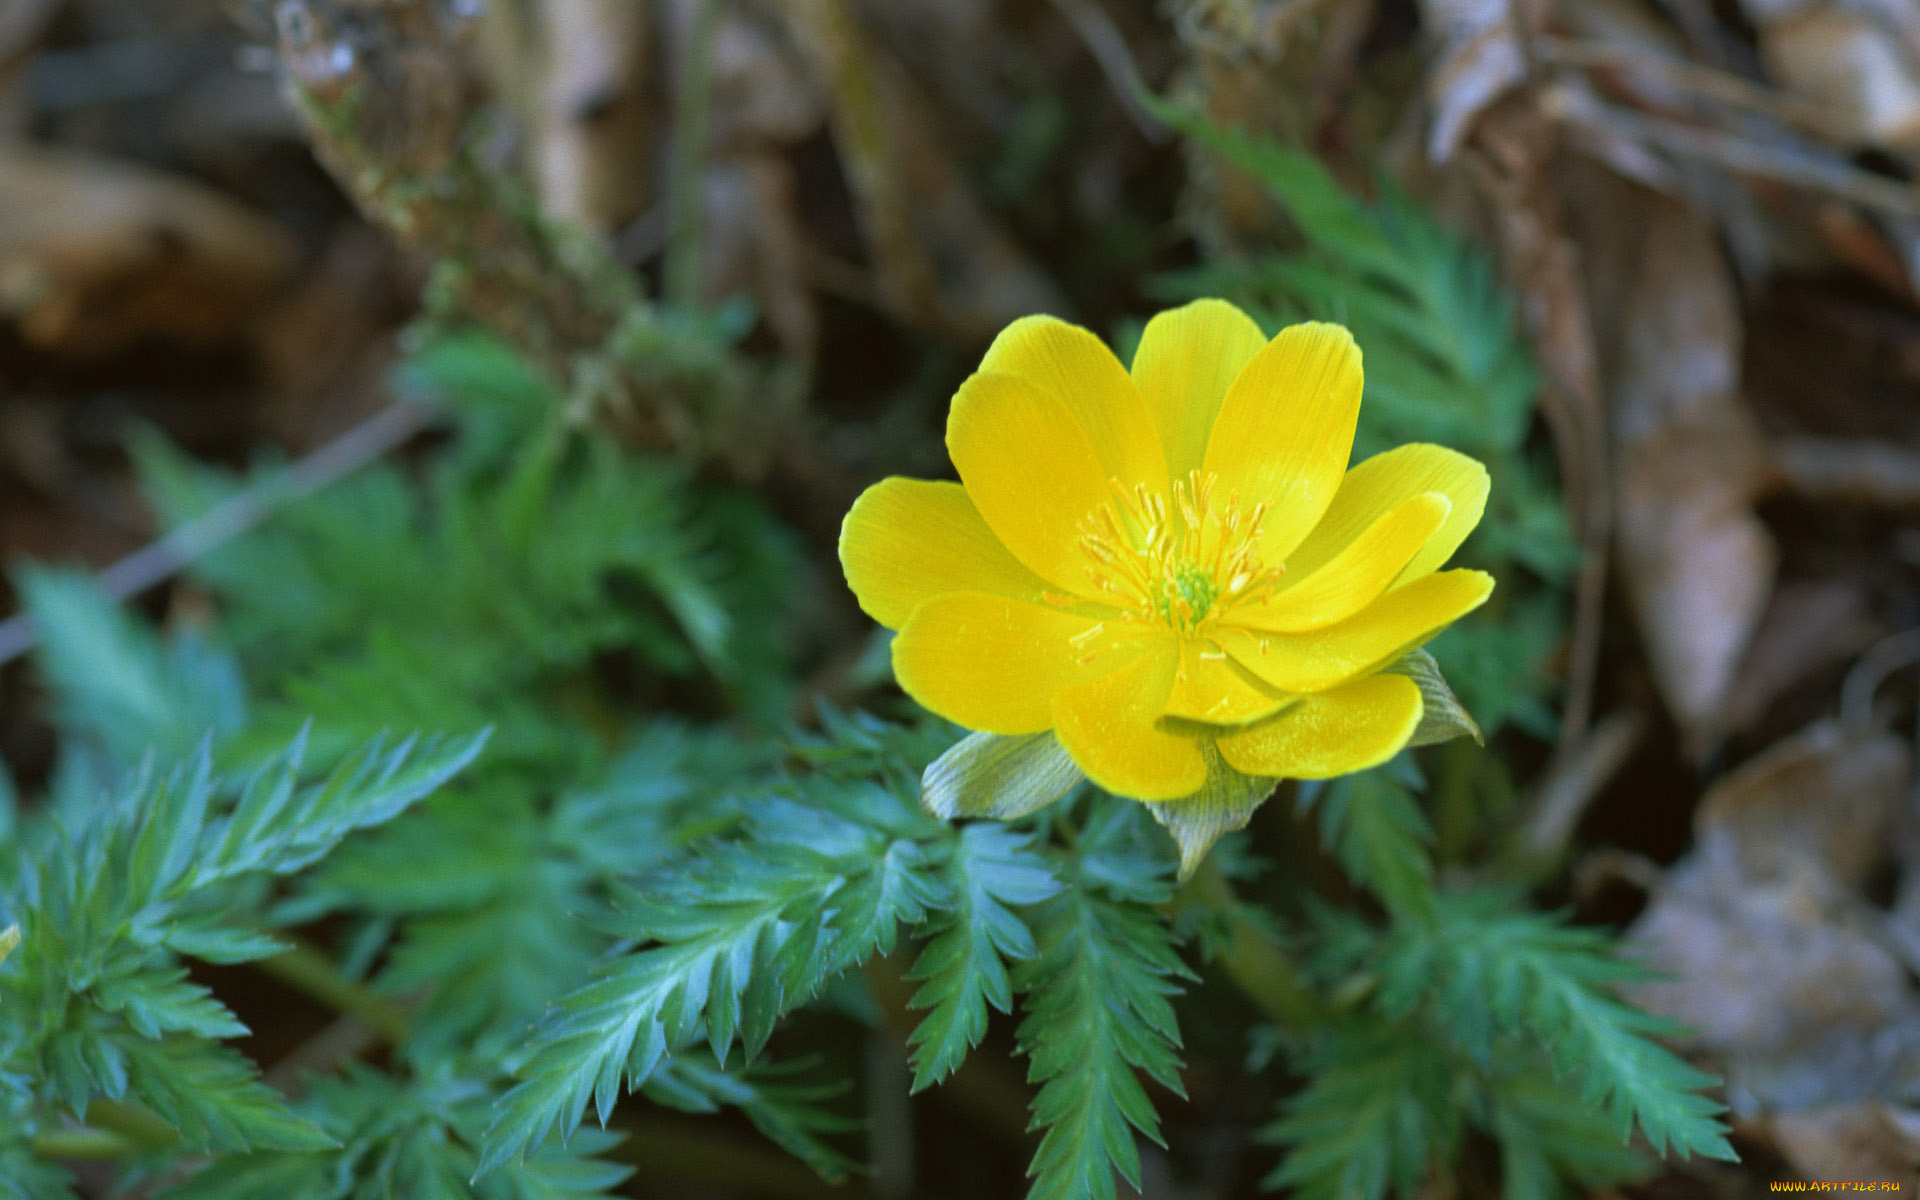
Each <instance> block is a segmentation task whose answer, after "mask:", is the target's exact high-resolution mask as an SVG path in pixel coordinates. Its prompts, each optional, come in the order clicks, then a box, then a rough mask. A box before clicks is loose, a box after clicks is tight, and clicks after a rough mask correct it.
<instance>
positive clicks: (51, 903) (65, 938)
mask: <svg viewBox="0 0 1920 1200" xmlns="http://www.w3.org/2000/svg"><path fill="white" fill-rule="evenodd" d="M137 643H138V639H123V641H122V644H123V645H133V644H137ZM53 650H54V651H55V652H57V650H58V646H57V645H56V646H55V647H53ZM50 675H51V676H52V677H53V678H55V679H60V678H63V677H64V676H63V675H62V673H61V671H59V670H55V671H52V672H50ZM484 741H485V738H484V735H482V736H480V737H474V738H468V739H465V740H462V741H458V742H452V743H444V744H432V743H429V744H424V745H422V744H417V743H415V742H413V741H412V740H409V741H407V742H403V743H402V744H401V745H399V746H398V747H396V748H394V749H391V750H388V749H386V748H385V747H383V746H382V745H381V744H380V743H379V742H377V741H376V742H374V743H372V744H369V745H368V746H366V747H364V748H362V750H360V751H359V752H358V753H355V754H353V755H351V756H349V757H348V759H347V760H346V761H345V762H344V763H342V764H341V765H340V766H338V767H337V768H336V769H335V770H334V771H333V772H332V773H331V774H330V775H329V776H328V777H327V778H325V779H324V780H320V781H316V782H302V754H303V751H304V748H305V746H304V739H298V740H296V741H295V742H294V744H293V745H292V746H290V747H288V748H287V749H286V751H285V752H284V753H282V754H281V755H279V756H277V757H276V758H275V759H274V760H273V761H271V762H269V763H267V764H265V765H263V766H262V767H261V768H260V769H259V770H258V771H257V772H255V773H254V775H253V776H252V778H251V779H250V780H248V781H247V783H246V784H245V785H244V786H242V787H240V788H238V789H237V792H238V794H237V795H230V794H229V791H228V789H226V788H225V787H223V786H221V785H219V784H217V783H216V781H215V777H214V774H213V770H212V763H211V758H210V755H209V753H208V752H207V751H206V750H205V749H202V750H201V751H200V753H199V754H197V755H196V756H195V757H194V758H193V759H192V760H191V761H189V762H188V763H185V764H182V765H181V766H179V767H177V768H175V769H173V770H172V771H170V772H167V773H166V774H164V775H162V774H160V773H158V772H157V771H155V770H152V769H150V768H149V769H143V770H141V771H139V772H137V773H135V774H133V775H132V776H130V777H129V778H127V779H126V780H124V781H123V783H122V784H121V785H120V787H119V789H118V790H117V792H115V793H114V794H112V795H110V796H108V797H105V798H103V800H102V801H101V803H99V804H98V805H97V806H96V808H95V810H94V812H93V813H92V814H91V816H90V819H88V820H87V821H86V822H85V823H84V824H82V825H80V826H79V827H78V828H70V827H60V826H50V827H47V828H45V829H43V830H42V832H41V836H40V837H39V838H37V839H36V841H35V845H34V847H33V849H32V851H31V852H27V853H23V854H22V855H21V856H20V858H19V859H18V861H17V864H16V865H14V866H13V868H12V870H11V871H10V872H9V875H8V891H9V894H10V901H9V907H11V908H12V909H13V910H14V915H15V916H16V917H17V919H18V921H19V923H20V927H21V930H22V937H21V941H20V945H19V948H18V950H17V952H16V953H14V954H12V955H10V956H8V958H7V960H6V962H5V964H4V966H3V967H0V1012H5V1013H6V1014H7V1018H8V1020H7V1036H6V1037H5V1040H4V1042H0V1047H4V1058H3V1059H0V1062H4V1066H5V1069H6V1071H8V1072H13V1073H17V1076H16V1077H24V1078H27V1079H30V1080H36V1081H37V1083H36V1084H29V1085H28V1086H27V1087H26V1089H25V1091H24V1094H23V1095H21V1096H18V1097H17V1098H16V1102H17V1103H21V1106H22V1107H23V1108H25V1109H26V1111H25V1112H23V1113H21V1114H19V1117H20V1119H21V1124H20V1125H18V1126H16V1128H17V1129H19V1130H20V1131H21V1132H24V1133H31V1132H33V1130H34V1128H35V1126H36V1125H37V1124H38V1123H39V1122H40V1121H41V1120H42V1119H43V1118H40V1117H37V1116H35V1115H33V1114H34V1106H35V1102H36V1101H40V1102H58V1103H59V1104H60V1105H62V1106H64V1107H65V1108H67V1109H69V1110H71V1111H72V1112H73V1113H75V1114H76V1115H78V1116H81V1117H85V1116H86V1114H87V1111H88V1107H89V1104H90V1102H91V1101H92V1100H94V1099H95V1098H96V1097H104V1098H105V1099H107V1100H111V1101H123V1100H129V1099H137V1100H138V1101H139V1102H140V1103H141V1104H143V1105H144V1106H145V1107H146V1108H147V1109H148V1110H150V1111H151V1112H152V1113H153V1114H154V1115H156V1116H157V1117H158V1118H159V1119H160V1120H161V1121H163V1122H165V1123H166V1124H167V1125H168V1126H170V1127H171V1128H172V1129H173V1131H174V1132H175V1133H176V1134H177V1135H178V1136H179V1138H180V1139H181V1140H182V1141H183V1142H184V1143H185V1144H187V1145H190V1146H193V1147H197V1148H201V1149H213V1150H229V1151H245V1150H248V1149H252V1148H269V1149H285V1150H310V1149H315V1148H318V1147H322V1146H325V1145H328V1144H329V1141H328V1139H327V1137H326V1136H325V1135H324V1134H323V1133H321V1132H320V1131H318V1130H317V1129H315V1128H314V1127H313V1126H311V1125H310V1124H308V1123H307V1122H305V1121H303V1120H301V1119H300V1118H298V1117H297V1116H295V1115H294V1114H292V1113H291V1112H289V1111H288V1110H287V1109H286V1107H285V1104H284V1102H283V1101H282V1100H281V1099H280V1097H279V1095H278V1094H277V1093H276V1092H274V1091H272V1090H271V1089H269V1088H267V1087H266V1086H264V1085H263V1084H262V1083H260V1081H259V1080H258V1078H257V1077H256V1076H255V1074H254V1071H253V1068H252V1066H251V1064H249V1063H248V1062H247V1061H246V1060H245V1059H244V1058H242V1057H241V1056H240V1055H238V1054H236V1053H234V1052H233V1051H231V1050H229V1049H227V1048H225V1047H224V1046H221V1045H219V1044H218V1042H217V1040H216V1039H224V1038H231V1037H237V1036H241V1035H244V1034H245V1033H246V1032H247V1029H246V1027H245V1026H244V1025H242V1024H241V1023H240V1022H239V1021H238V1020H237V1019H236V1018H235V1017H234V1015H233V1014H232V1012H231V1011H229V1010H228V1009H227V1008H226V1006H225V1005H223V1004H222V1003H220V1002H219V1001H218V1000H217V999H215V998H214V997H213V995H212V994H211V993H210V992H209V991H208V990H207V989H206V988H205V987H204V986H202V985H200V984H198V983H195V982H192V981H190V980H189V978H188V977H187V973H186V971H185V970H184V969H183V968H182V966H181V964H180V957H181V956H182V955H189V956H194V957H199V958H203V959H205V960H207V961H213V962H228V963H230V962H240V961H246V960H250V959H256V958H261V957H264V956H267V955H271V954H273V953H274V952H275V951H276V950H278V949H279V947H278V945H277V944H276V943H275V942H274V941H273V940H271V939H270V938H266V937H262V936H260V934H259V932H258V930H256V929H254V928H252V927H250V926H249V925H248V924H247V923H246V922H244V921H242V920H237V919H236V918H235V917H234V915H233V914H234V912H235V911H236V910H239V911H244V906H243V905H239V904H236V900H238V899H239V896H240V895H241V893H240V892H239V891H237V890H236V889H239V888H242V887H243V886H244V885H245V884H246V883H248V882H249V881H250V879H251V878H254V877H261V876H274V875H284V874H288V873H291V872H294V871H297V870H300V869H301V868H303V867H305V866H307V865H309V864H310V863H312V862H313V861H315V860H316V859H318V858H319V857H321V856H323V855H324V854H326V853H327V852H328V851H329V850H331V849H332V848H333V847H334V846H336V845H338V844H339V842H340V841H341V840H342V839H343V838H345V837H346V836H348V835H349V834H351V833H352V832H354V831H355V830H358V829H363V828H366V827H368V826H371V825H376V824H379V823H381V822H384V821H388V820H391V819H392V818H393V817H394V816H396V815H397V814H398V813H400V812H401V811H402V810H404V809H405V808H406V807H407V806H408V805H410V804H412V803H414V802H415V801H417V800H418V799H420V798H421V797H422V796H424V795H426V794H427V793H428V792H430V791H432V790H433V789H434V788H436V787H438V786H440V785H441V784H442V783H444V782H445V781H446V780H447V779H448V778H449V777H450V776H451V775H452V774H453V773H454V772H456V771H458V770H459V769H461V768H462V767H464V766H465V765H467V764H468V763H469V762H471V761H472V759H473V757H474V756H475V755H476V754H478V753H479V751H480V748H481V746H482V744H483V743H484Z"/></svg>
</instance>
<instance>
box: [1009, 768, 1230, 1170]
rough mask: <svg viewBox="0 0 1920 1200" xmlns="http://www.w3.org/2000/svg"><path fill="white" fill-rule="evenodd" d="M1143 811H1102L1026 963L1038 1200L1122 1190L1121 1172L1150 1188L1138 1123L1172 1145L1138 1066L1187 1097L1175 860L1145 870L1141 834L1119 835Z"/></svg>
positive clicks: (1024, 1035)
mask: <svg viewBox="0 0 1920 1200" xmlns="http://www.w3.org/2000/svg"><path fill="white" fill-rule="evenodd" d="M1132 809H1137V806H1134V805H1127V807H1126V809H1114V808H1110V809H1109V810H1108V813H1107V814H1106V815H1104V816H1102V815H1096V817H1095V818H1094V821H1095V822H1096V825H1095V827H1094V828H1091V829H1089V830H1088V831H1087V833H1086V835H1085V836H1083V837H1082V839H1081V841H1080V845H1079V849H1080V851H1081V854H1080V855H1079V856H1078V857H1077V860H1076V861H1075V862H1074V863H1072V864H1071V865H1070V867H1069V869H1070V870H1071V871H1072V874H1070V875H1069V876H1068V880H1067V882H1068V886H1067V889H1066V890H1065V891H1064V892H1062V893H1061V894H1060V895H1059V896H1056V897H1055V898H1054V899H1052V900H1050V901H1048V902H1047V904H1046V905H1045V906H1044V907H1043V908H1042V909H1041V910H1040V912H1039V913H1038V915H1037V925H1038V934H1039V937H1038V942H1039V954H1038V955H1037V956H1036V957H1035V958H1033V959H1032V960H1030V961H1029V962H1027V963H1024V964H1022V965H1021V967H1020V969H1019V972H1018V978H1017V980H1016V983H1017V986H1018V987H1019V988H1020V990H1021V991H1022V992H1024V993H1025V995H1026V1000H1025V1002H1024V1007H1025V1008H1026V1013H1027V1015H1026V1019H1025V1020H1024V1021H1022V1022H1021V1023H1020V1049H1021V1051H1022V1052H1023V1053H1025V1054H1026V1055H1027V1057H1028V1059H1029V1068H1028V1078H1029V1079H1030V1081H1032V1082H1034V1083H1038V1084H1040V1091H1039V1093H1038V1094H1037V1095H1036V1096H1035V1097H1034V1100H1033V1124H1034V1126H1035V1127H1036V1128H1043V1129H1044V1130H1045V1133H1043V1134H1042V1135H1041V1138H1040V1148H1039V1150H1037V1151H1036V1152H1035V1153H1034V1156H1033V1165H1032V1166H1031V1167H1029V1168H1028V1174H1029V1175H1030V1176H1031V1177H1032V1178H1033V1187H1032V1190H1031V1191H1029V1193H1028V1195H1029V1197H1032V1198H1034V1200H1067V1198H1069V1197H1082V1196H1093V1197H1102V1198H1110V1197H1112V1196H1113V1195H1114V1186H1113V1173H1114V1172H1115V1171H1118V1172H1119V1173H1120V1174H1121V1176H1123V1177H1124V1178H1125V1179H1126V1181H1127V1182H1128V1183H1130V1184H1132V1185H1133V1186H1134V1187H1135V1188H1136V1189H1137V1188H1139V1186H1140V1154H1139V1150H1138V1149H1137V1148H1136V1147H1135V1145H1134V1141H1133V1134H1132V1133H1131V1132H1130V1128H1129V1127H1131V1129H1136V1130H1139V1131H1140V1132H1141V1133H1143V1134H1145V1135H1146V1136H1147V1137H1149V1138H1151V1139H1153V1141H1155V1142H1156V1143H1159V1144H1160V1145H1163V1146H1164V1145H1165V1144H1166V1143H1165V1142H1164V1141H1163V1140H1162V1139H1161V1137H1160V1121H1159V1117H1158V1116H1157V1115H1156V1114H1155V1112H1154V1109H1153V1101H1152V1100H1151V1099H1150V1098H1149V1097H1148V1095H1147V1093H1146V1091H1145V1089H1144V1088H1143V1087H1142V1086H1141V1084H1140V1080H1139V1078H1138V1077H1137V1076H1136V1075H1135V1072H1136V1071H1139V1072H1145V1073H1146V1075H1147V1076H1148V1077H1150V1078H1151V1079H1153V1080H1154V1081H1155V1082H1156V1083H1158V1084H1160V1086H1162V1087H1164V1088H1166V1089H1167V1090H1168V1091H1170V1092H1172V1093H1173V1094H1175V1095H1177V1096H1182V1097H1184V1096H1185V1095H1186V1092H1185V1091H1184V1090H1183V1089H1182V1087H1181V1084H1180V1060H1179V1049H1180V1031H1179V1027H1178V1023H1177V1021H1176V1019H1175V1017H1174V1011H1173V1005H1172V1004H1171V1003H1170V1002H1169V1000H1168V997H1169V996H1172V995H1175V994H1177V993H1178V992H1179V991H1180V987H1179V984H1178V980H1180V979H1183V978H1185V979H1191V978H1194V976H1193V975H1192V974H1191V972H1189V971H1188V970H1187V969H1186V967H1185V966H1184V965H1182V963H1181V962H1180V959H1179V957H1178V956H1177V955H1176V954H1175V953H1174V949H1173V934H1172V931H1171V930H1170V929H1169V928H1168V926H1167V922H1166V918H1165V917H1164V916H1163V915H1162V914H1161V913H1160V912H1159V911H1158V910H1157V909H1156V907H1155V905H1157V904H1158V903H1161V902H1163V901H1164V900H1165V899H1166V898H1167V895H1168V888H1167V885H1166V882H1165V876H1164V869H1165V868H1164V867H1162V868H1161V869H1160V870H1153V869H1151V868H1150V869H1147V870H1140V869H1139V867H1140V866H1141V865H1143V864H1142V863H1141V860H1140V856H1139V849H1138V844H1137V842H1135V841H1133V840H1132V839H1130V838H1125V837H1119V838H1116V837H1114V836H1113V835H1115V834H1120V833H1123V832H1124V826H1125V824H1126V822H1127V821H1128V819H1130V818H1132V819H1137V817H1136V814H1135V812H1133V811H1129V810H1132Z"/></svg>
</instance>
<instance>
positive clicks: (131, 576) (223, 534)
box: [0, 403, 433, 664]
mask: <svg viewBox="0 0 1920 1200" xmlns="http://www.w3.org/2000/svg"><path fill="white" fill-rule="evenodd" d="M432 417H433V411H432V410H431V409H429V408H427V407H425V406H423V405H418V404H410V403H396V404H392V405H389V406H388V407H386V408H383V409H381V410H380V411H379V412H377V413H375V414H374V415H373V416H371V417H368V418H367V419H366V420H364V421H362V422H360V424H358V425H355V426H354V427H353V428H352V429H349V430H347V431H346V432H345V433H343V434H341V435H340V436H339V437H337V438H335V439H333V440H332V441H330V442H328V443H327V444H326V445H324V446H322V447H320V448H319V449H318V450H315V451H314V452H313V453H311V454H309V455H307V456H306V457H305V458H302V459H300V460H299V461H298V462H296V463H294V464H293V465H292V466H291V467H288V468H287V469H286V471H285V472H283V473H281V474H279V475H277V476H275V477H273V478H272V479H271V480H269V481H267V482H265V483H262V484H260V485H257V486H255V487H251V488H248V489H247V490H245V491H243V492H241V493H239V494H238V495H236V496H233V497H232V498H230V499H228V500H225V501H223V502H221V503H220V504H216V505H215V506H214V507H212V508H211V509H208V510H207V511H206V512H205V513H202V514H201V515H200V516H198V517H195V518H194V519H193V520H191V521H188V522H187V523H186V524H184V525H182V526H180V527H179V528H178V529H175V530H174V531H173V532H171V533H169V534H167V535H166V536H165V537H162V538H160V539H158V540H156V541H153V542H150V543H148V544H147V545H145V546H142V547H141V548H140V549H138V550H136V551H134V552H133V553H132V554H129V555H127V556H126V557H125V558H123V559H121V560H120V561H119V562H116V563H114V564H113V565H112V566H110V567H108V568H107V569H106V570H104V571H101V572H100V574H99V576H98V581H99V584H100V586H101V587H102V588H104V589H105V590H106V591H107V593H108V594H109V595H111V596H112V597H113V598H114V599H116V600H125V599H128V598H129V597H132V596H137V595H139V594H140V593H141V592H144V591H146V590H147V589H148V588H150V587H152V586H154V585H155V584H157V583H161V582H163V581H164V580H166V579H167V578H168V577H169V576H171V575H173V574H174V573H175V572H177V571H179V570H180V569H181V568H183V567H185V566H187V565H188V564H190V563H192V562H193V561H194V560H196V559H198V558H200V557H201V556H202V555H204V554H206V553H208V552H209V551H212V550H214V549H216V548H218V547H220V546H222V545H224V544H226V543H227V542H229V541H231V540H233V539H234V538H236V537H239V536H240V535H241V534H243V533H245V532H247V530H249V529H252V528H253V527H254V526H256V525H258V524H260V522H261V521H263V520H265V519H266V518H267V517H269V516H271V515H273V514H274V513H275V512H277V511H279V510H280V509H281V508H283V507H285V506H286V505H287V504H289V503H291V502H292V501H294V500H297V499H299V498H300V497H302V496H306V495H309V494H311V493H313V492H317V491H319V490H320V489H321V488H323V487H326V486H327V485H328V484H330V483H332V482H333V481H334V480H336V479H339V478H341V477H342V476H345V475H350V474H352V473H353V472H355V471H357V470H359V469H360V468H361V467H364V466H366V465H367V464H368V463H370V462H372V461H373V460H374V459H376V458H379V457H380V456H381V455H383V454H386V453H387V452H388V451H389V450H392V449H393V448H394V447H396V446H398V445H400V444H401V443H402V442H404V441H406V440H407V439H408V438H410V437H412V436H413V435H414V434H416V433H418V432H420V431H421V430H422V429H424V428H425V427H426V425H427V423H428V422H429V421H430V420H432ZM39 636H40V635H39V632H38V631H37V630H35V629H34V627H33V625H32V624H31V623H30V622H29V621H28V620H27V618H26V617H25V616H24V615H17V616H13V617H9V618H8V619H7V620H5V621H0V664H4V663H8V662H11V661H12V660H14V659H16V658H18V657H20V656H21V655H22V654H25V653H26V652H27V651H28V650H31V649H32V648H33V646H34V644H35V642H37V641H38V640H39Z"/></svg>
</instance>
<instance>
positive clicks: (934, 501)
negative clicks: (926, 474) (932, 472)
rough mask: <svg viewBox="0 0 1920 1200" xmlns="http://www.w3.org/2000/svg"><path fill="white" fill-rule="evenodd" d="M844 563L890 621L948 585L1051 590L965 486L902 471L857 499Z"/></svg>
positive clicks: (857, 590)
mask: <svg viewBox="0 0 1920 1200" xmlns="http://www.w3.org/2000/svg"><path fill="white" fill-rule="evenodd" d="M840 566H841V569H842V570H844V571H845V572H846V576H847V585H848V586H849V587H851V588H852V589H853V595H854V598H855V599H857V600H859V601H860V608H861V609H862V611H864V612H865V613H866V614H867V615H868V616H870V617H872V618H873V619H874V620H876V621H878V622H880V623H881V624H882V625H885V626H886V627H887V628H888V629H898V628H900V627H901V626H902V625H904V624H906V622H907V618H908V617H909V616H911V615H912V614H913V610H914V609H915V608H916V607H917V606H918V605H919V604H920V603H921V602H922V601H924V600H928V599H931V598H932V597H934V596H939V595H943V594H945V593H947V592H988V593H991V594H993V595H996V596H1010V597H1012V598H1014V599H1016V600H1031V601H1038V600H1039V599H1040V596H1041V593H1043V592H1044V591H1046V590H1047V582H1046V580H1044V579H1042V578H1040V577H1039V576H1038V575H1035V574H1034V573H1033V572H1032V571H1029V570H1027V568H1026V567H1024V566H1022V565H1020V560H1019V559H1016V558H1015V557H1014V556H1013V555H1012V554H1009V553H1008V552H1007V548H1006V547H1005V546H1003V545H1001V544H1000V539H999V538H997V537H995V536H993V530H991V529H988V528H987V523H986V522H985V521H984V520H982V519H981V517H980V510H978V509H976V508H975V507H974V506H973V501H971V500H969V499H967V493H966V489H965V488H962V487H961V486H960V485H959V484H957V483H945V482H935V483H930V482H927V481H925V480H920V479H902V478H900V477H899V476H897V475H896V476H893V477H892V478H889V479H883V480H881V481H880V482H879V483H876V484H874V485H873V486H872V487H870V488H868V489H867V490H866V491H864V492H862V493H861V494H860V498H859V499H858V500H855V501H854V502H853V507H852V508H851V509H849V510H848V512H847V517H846V520H844V521H842V522H841V524H840Z"/></svg>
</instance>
